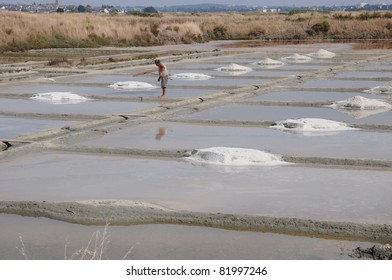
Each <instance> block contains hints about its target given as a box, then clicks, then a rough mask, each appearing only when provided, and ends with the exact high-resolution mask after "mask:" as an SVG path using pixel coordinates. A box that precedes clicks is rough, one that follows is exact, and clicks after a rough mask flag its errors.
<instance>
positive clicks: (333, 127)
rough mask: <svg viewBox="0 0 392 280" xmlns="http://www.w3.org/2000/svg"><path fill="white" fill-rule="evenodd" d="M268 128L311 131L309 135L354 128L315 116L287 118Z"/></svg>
mask: <svg viewBox="0 0 392 280" xmlns="http://www.w3.org/2000/svg"><path fill="white" fill-rule="evenodd" d="M270 128H274V129H280V130H286V131H295V132H311V133H310V134H309V135H314V134H312V133H314V132H316V133H318V132H333V131H343V130H355V129H356V128H352V127H349V126H348V125H347V124H345V123H342V122H336V121H331V120H325V119H316V118H303V119H288V120H284V121H279V122H276V123H275V124H273V125H271V126H270Z"/></svg>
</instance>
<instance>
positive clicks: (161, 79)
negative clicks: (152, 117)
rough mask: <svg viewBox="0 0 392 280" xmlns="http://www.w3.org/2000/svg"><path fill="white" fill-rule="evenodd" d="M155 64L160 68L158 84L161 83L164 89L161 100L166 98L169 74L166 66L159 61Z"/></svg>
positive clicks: (156, 60)
mask: <svg viewBox="0 0 392 280" xmlns="http://www.w3.org/2000/svg"><path fill="white" fill-rule="evenodd" d="M154 63H155V65H156V66H158V74H159V77H158V82H161V88H162V95H161V96H159V98H165V97H166V87H167V80H168V78H169V73H168V72H167V68H166V66H165V64H163V63H162V62H161V61H160V60H159V59H155V60H154Z"/></svg>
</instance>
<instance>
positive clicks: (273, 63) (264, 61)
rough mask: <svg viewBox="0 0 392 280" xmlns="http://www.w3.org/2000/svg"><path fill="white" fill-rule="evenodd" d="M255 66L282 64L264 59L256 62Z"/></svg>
mask: <svg viewBox="0 0 392 280" xmlns="http://www.w3.org/2000/svg"><path fill="white" fill-rule="evenodd" d="M255 64H257V65H283V64H284V63H283V62H282V61H279V60H274V59H271V58H265V59H262V60H260V61H258V62H256V63H255Z"/></svg>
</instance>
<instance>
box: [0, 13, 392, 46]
mask: <svg viewBox="0 0 392 280" xmlns="http://www.w3.org/2000/svg"><path fill="white" fill-rule="evenodd" d="M375 15H376V16H375ZM389 16H390V14H389V13H378V14H363V13H362V14H361V13H342V12H340V13H328V14H326V13H296V14H290V15H287V14H261V13H196V14H187V13H186V14H185V13H184V14H181V13H178V14H174V13H173V14H168V13H164V14H160V16H158V17H141V16H138V15H115V16H112V15H93V14H26V13H14V12H5V11H2V12H0V50H2V51H4V50H24V49H34V48H50V47H53V48H54V47H97V46H109V45H112V46H149V45H163V44H178V43H192V42H202V41H205V40H215V39H264V40H292V39H314V38H318V39H320V38H321V39H324V38H327V39H390V38H391V37H392V22H391V19H390V17H389ZM322 23H328V30H326V31H325V30H323V31H322V32H319V31H320V30H318V29H317V28H318V26H317V24H322ZM324 31H325V32H324ZM207 32H208V33H209V36H208V37H205V36H203V34H205V33H207Z"/></svg>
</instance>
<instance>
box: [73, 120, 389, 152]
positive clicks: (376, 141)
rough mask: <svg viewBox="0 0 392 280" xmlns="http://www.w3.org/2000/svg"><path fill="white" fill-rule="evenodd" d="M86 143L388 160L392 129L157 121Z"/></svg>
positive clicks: (88, 144) (93, 144)
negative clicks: (313, 129)
mask: <svg viewBox="0 0 392 280" xmlns="http://www.w3.org/2000/svg"><path fill="white" fill-rule="evenodd" d="M80 144H81V145H85V146H89V147H108V146H110V147H122V148H127V147H128V148H130V147H133V148H142V149H201V148H209V147H222V146H223V147H237V148H251V149H258V150H268V151H272V152H273V153H278V154H279V153H281V154H296V155H307V156H323V157H348V158H373V159H384V160H385V159H386V160H392V150H390V149H385V147H389V146H390V145H392V133H375V132H367V131H360V130H356V131H341V132H336V133H320V134H319V136H317V133H313V134H312V136H306V134H305V135H303V134H301V133H290V132H284V131H279V130H275V129H271V128H258V127H232V126H204V125H196V124H181V123H170V122H166V123H164V122H157V123H151V124H145V125H140V126H138V127H131V128H123V129H122V130H121V131H118V132H113V133H111V134H108V135H104V136H102V137H101V138H97V139H94V140H89V141H86V142H81V143H80Z"/></svg>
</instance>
